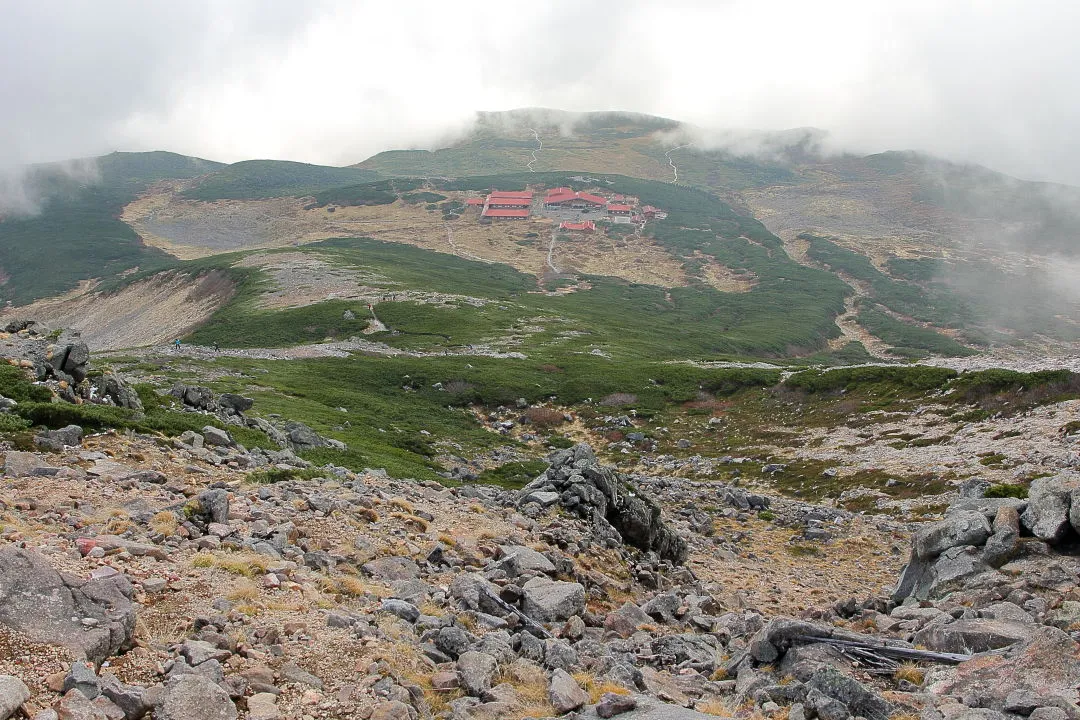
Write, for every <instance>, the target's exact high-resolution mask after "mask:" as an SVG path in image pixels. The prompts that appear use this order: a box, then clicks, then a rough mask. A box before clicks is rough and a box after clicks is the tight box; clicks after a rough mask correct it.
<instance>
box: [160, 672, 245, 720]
mask: <svg viewBox="0 0 1080 720" xmlns="http://www.w3.org/2000/svg"><path fill="white" fill-rule="evenodd" d="M236 717H237V713H236V706H235V705H233V702H232V700H230V699H229V694H228V693H227V692H225V691H224V690H222V689H221V688H220V687H218V685H217V684H216V683H214V681H212V680H210V679H209V678H205V677H203V676H202V675H198V674H195V673H185V674H182V675H177V676H175V677H173V678H170V679H169V681H168V682H166V683H165V693H164V695H163V696H162V698H161V704H160V705H158V706H157V707H156V708H154V720H236Z"/></svg>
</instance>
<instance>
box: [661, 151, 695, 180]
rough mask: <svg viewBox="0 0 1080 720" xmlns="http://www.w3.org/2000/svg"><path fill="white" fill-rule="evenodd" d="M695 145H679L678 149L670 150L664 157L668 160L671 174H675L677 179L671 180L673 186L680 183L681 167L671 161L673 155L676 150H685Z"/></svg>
mask: <svg viewBox="0 0 1080 720" xmlns="http://www.w3.org/2000/svg"><path fill="white" fill-rule="evenodd" d="M693 144H694V143H686V144H685V145H679V146H678V147H673V148H671V149H670V150H668V151H667V152H666V153H664V157H666V158H667V161H668V165H670V166H671V172H673V173H674V174H675V177H674V178H672V180H671V184H672V185H674V184H675V183H677V182H679V167H678V166H677V165H676V164H675V161H674V160H672V159H671V153H673V152H675V151H676V150H682V149H683V148H688V147H690V146H691V145H693Z"/></svg>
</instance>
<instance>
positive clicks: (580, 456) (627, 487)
mask: <svg viewBox="0 0 1080 720" xmlns="http://www.w3.org/2000/svg"><path fill="white" fill-rule="evenodd" d="M553 489H554V490H558V491H560V495H559V499H560V501H561V503H562V505H563V506H564V507H565V508H567V509H568V510H570V511H572V512H574V513H576V514H578V515H579V516H580V517H582V518H583V519H585V520H587V521H589V522H590V523H591V525H592V528H593V533H594V535H595V536H596V537H597V539H599V540H601V541H602V542H604V543H605V544H615V543H621V542H626V543H629V544H631V545H633V546H635V547H637V548H640V549H642V550H646V551H653V552H656V553H657V555H659V556H660V557H661V559H664V560H669V561H671V562H674V563H677V564H681V563H683V562H685V561H686V558H687V555H688V553H689V548H688V546H687V544H686V540H685V539H684V538H682V537H681V536H680V535H679V534H678V533H677V532H675V530H674V529H673V528H672V527H671V526H670V525H668V524H667V523H666V522H665V521H664V520H663V519H662V518H661V511H660V506H659V505H658V504H657V503H656V502H655V501H654V500H652V499H651V498H648V497H646V496H644V495H643V494H642V493H641V492H640V490H639V489H638V488H636V487H635V486H634V484H633V483H632V481H631V479H630V477H629V476H627V475H623V474H620V473H618V472H616V471H615V470H613V469H612V468H609V467H603V466H601V465H600V464H599V463H598V462H597V460H596V456H595V454H594V453H593V451H592V448H590V447H589V446H588V445H586V444H584V443H582V444H579V445H576V446H575V447H574V448H572V449H570V450H561V451H559V452H556V453H555V454H553V455H552V458H551V466H550V467H549V468H548V469H547V470H546V471H545V472H544V474H543V475H541V476H540V477H538V478H537V479H536V480H534V481H533V482H531V483H529V485H527V486H525V488H524V489H522V491H521V492H520V493H519V494H518V504H519V505H524V504H526V503H529V502H535V501H536V498H535V497H533V495H534V493H536V492H551V491H552V490H553Z"/></svg>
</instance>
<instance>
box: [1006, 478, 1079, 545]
mask: <svg viewBox="0 0 1080 720" xmlns="http://www.w3.org/2000/svg"><path fill="white" fill-rule="evenodd" d="M1078 487H1080V483H1078V481H1077V479H1076V478H1075V477H1072V476H1067V475H1055V476H1053V477H1045V478H1037V479H1035V480H1033V481H1032V483H1031V487H1030V488H1029V490H1028V506H1027V509H1026V510H1025V511H1024V514H1023V515H1021V516H1020V522H1021V523H1023V525H1024V527H1025V528H1027V529H1028V531H1029V532H1030V533H1031V534H1032V535H1034V536H1035V537H1037V538H1039V539H1040V540H1043V541H1044V542H1047V543H1050V544H1051V545H1056V544H1057V543H1059V542H1061V541H1062V540H1064V539H1065V537H1066V535H1068V533H1069V531H1070V530H1071V528H1072V526H1071V525H1070V524H1069V510H1070V506H1071V501H1072V492H1073V490H1076V489H1078Z"/></svg>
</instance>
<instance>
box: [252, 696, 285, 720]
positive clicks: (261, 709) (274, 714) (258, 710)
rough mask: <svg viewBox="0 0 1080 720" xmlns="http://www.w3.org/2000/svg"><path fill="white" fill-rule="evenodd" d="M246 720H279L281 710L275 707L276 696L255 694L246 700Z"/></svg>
mask: <svg viewBox="0 0 1080 720" xmlns="http://www.w3.org/2000/svg"><path fill="white" fill-rule="evenodd" d="M247 709H248V714H247V720H279V718H280V717H281V710H279V709H278V706H277V695H275V694H274V693H271V692H260V693H255V694H254V695H252V696H251V697H249V698H248V699H247Z"/></svg>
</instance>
